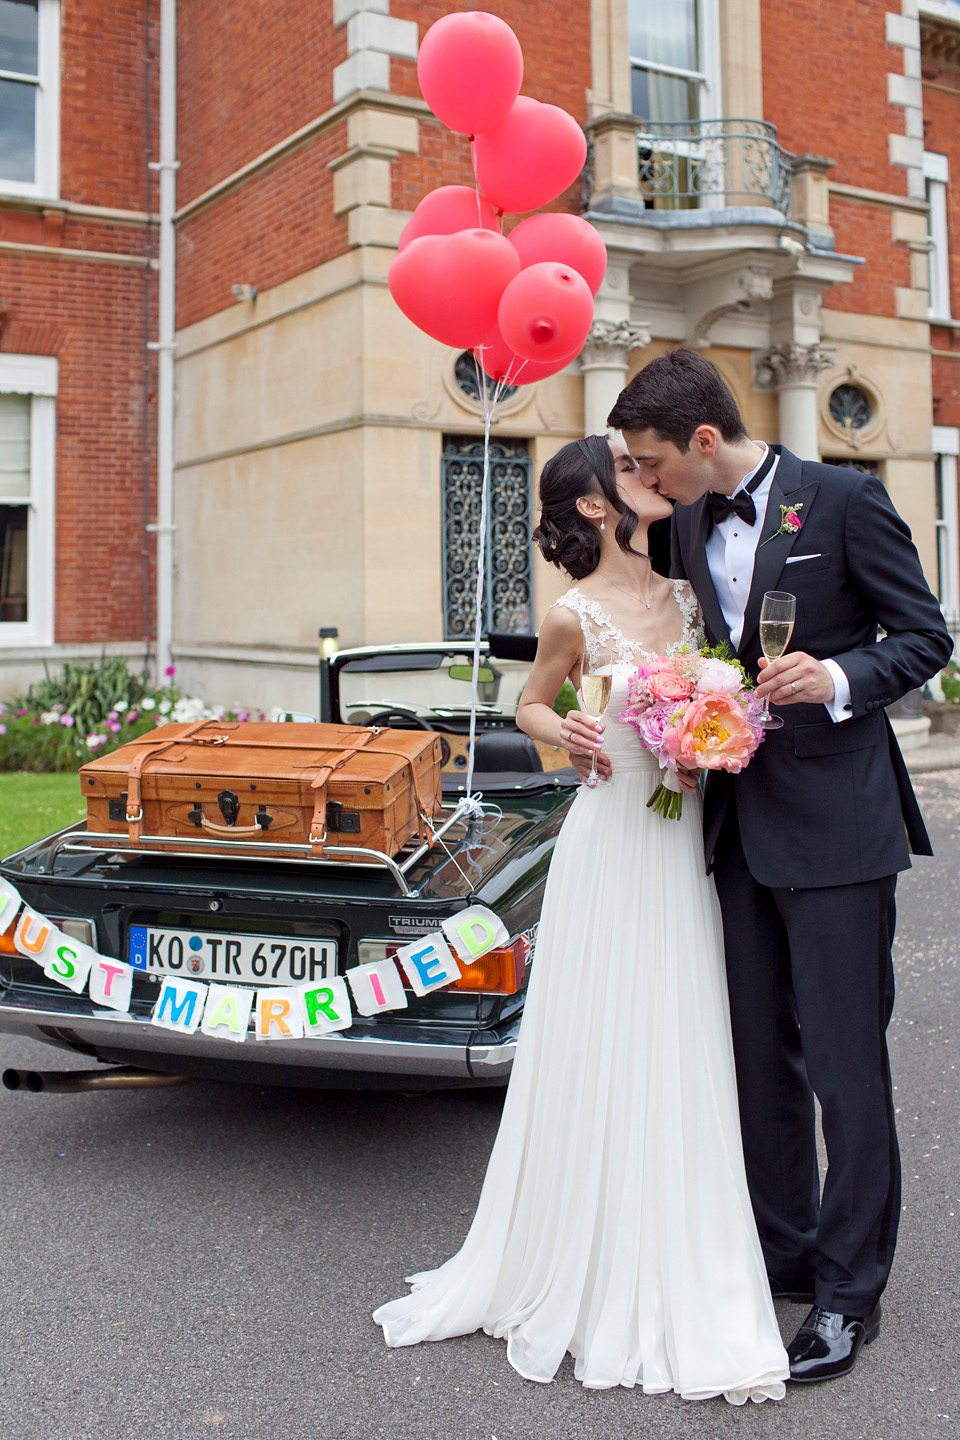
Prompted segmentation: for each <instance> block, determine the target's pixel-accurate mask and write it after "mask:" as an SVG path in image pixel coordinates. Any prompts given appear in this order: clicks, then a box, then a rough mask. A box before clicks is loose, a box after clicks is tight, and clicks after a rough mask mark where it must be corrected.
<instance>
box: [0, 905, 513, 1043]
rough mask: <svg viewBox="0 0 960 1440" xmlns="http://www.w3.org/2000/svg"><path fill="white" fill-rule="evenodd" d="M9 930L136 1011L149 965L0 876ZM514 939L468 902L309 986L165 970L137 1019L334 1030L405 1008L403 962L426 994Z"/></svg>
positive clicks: (188, 1026) (39, 959)
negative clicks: (380, 955)
mask: <svg viewBox="0 0 960 1440" xmlns="http://www.w3.org/2000/svg"><path fill="white" fill-rule="evenodd" d="M11 929H12V930H13V943H14V947H15V949H16V950H17V952H18V954H20V955H23V956H26V958H27V959H30V960H33V961H34V962H35V963H36V964H37V965H39V966H40V967H41V969H42V970H43V973H44V975H46V976H47V978H48V979H50V980H55V981H56V982H57V983H58V984H59V985H63V986H65V987H66V988H67V989H68V990H72V991H74V993H75V994H77V995H79V994H82V992H83V991H84V990H86V991H87V993H88V995H89V996H90V1000H91V1002H92V1003H93V1004H94V1005H95V1006H99V1007H103V1008H105V1009H107V1010H120V1011H129V1009H130V1001H131V996H132V991H133V979H134V975H138V974H142V973H143V972H142V971H140V970H137V969H135V968H134V967H133V966H132V965H127V964H125V963H124V962H123V961H122V960H114V959H112V958H111V957H110V956H109V955H101V954H100V953H99V952H98V951H96V950H94V949H93V947H92V946H90V945H85V944H83V942H82V941H80V940H74V939H73V938H72V937H71V936H69V935H65V934H64V933H63V931H62V930H58V929H57V927H56V925H55V924H54V923H53V921H52V920H48V919H46V917H45V916H43V915H41V914H40V913H39V912H38V911H36V910H33V909H32V908H31V907H30V906H29V905H26V904H25V903H24V901H23V899H22V897H21V895H20V893H19V891H18V890H17V889H16V888H15V886H13V885H11V884H10V883H9V882H8V881H6V880H4V879H2V878H0V934H3V933H4V932H5V931H8V930H11ZM508 941H509V934H508V932H507V928H506V926H505V925H504V924H503V922H502V921H501V920H500V919H498V917H497V916H496V915H495V914H494V913H493V911H492V910H488V909H487V907H486V906H485V905H470V906H468V907H467V908H466V909H465V910H459V911H458V912H457V914H456V915H453V916H451V917H450V918H449V919H448V920H445V921H443V924H442V928H441V929H440V930H437V931H436V932H435V933H432V934H429V935H424V936H423V937H422V938H421V939H419V940H415V941H413V942H412V943H411V944H409V945H404V946H402V947H400V948H399V949H398V951H397V953H396V955H395V956H394V957H388V958H387V959H385V960H377V961H373V962H372V963H370V964H366V965H357V966H355V967H354V968H353V969H352V970H348V971H347V972H346V974H345V975H342V976H341V975H333V976H331V977H330V978H329V979H324V980H320V981H313V982H311V983H308V984H305V985H283V986H271V987H267V988H256V987H254V986H252V985H250V986H247V985H220V984H217V983H215V982H214V983H210V984H208V983H206V982H205V981H201V980H187V979H186V978H181V977H179V976H171V975H165V976H163V977H162V979H161V983H160V989H159V993H158V995H157V998H156V1001H155V1002H154V1005H153V1009H152V1011H151V1013H150V1014H149V1015H144V1016H143V1017H140V1018H142V1019H144V1020H147V1021H149V1023H150V1024H151V1025H159V1026H160V1027H161V1028H162V1029H164V1030H175V1031H177V1032H179V1033H181V1034H186V1035H192V1034H194V1032H195V1031H197V1030H199V1031H200V1032H201V1034H203V1035H210V1036H213V1037H214V1038H216V1039H220V1040H233V1041H243V1040H246V1039H247V1036H248V1034H249V1030H250V1019H251V1016H252V1017H253V1035H254V1038H255V1039H256V1040H288V1039H302V1038H304V1037H310V1036H313V1035H329V1034H332V1033H333V1032H334V1031H337V1030H347V1029H349V1028H350V1026H351V1025H352V1024H353V1019H354V1011H356V1013H357V1014H358V1015H377V1014H379V1013H380V1012H381V1011H384V1010H404V1009H406V1006H407V998H406V992H405V989H404V984H403V980H402V979H401V978H400V971H402V972H403V975H404V976H405V978H406V981H407V983H408V985H409V986H410V989H411V990H412V991H413V993H414V994H415V995H417V996H423V995H429V994H430V993H431V991H434V990H440V989H442V988H443V987H444V986H445V985H449V984H450V983H451V982H452V981H454V980H458V979H459V978H460V974H461V970H460V963H459V960H458V957H460V958H462V959H463V961H464V963H466V964H470V963H472V962H473V961H474V960H479V959H480V957H481V956H482V955H486V954H487V952H488V951H490V950H493V949H495V948H496V947H498V946H502V945H506V944H507V943H508ZM398 966H399V967H400V968H399V970H398V968H397V967H398Z"/></svg>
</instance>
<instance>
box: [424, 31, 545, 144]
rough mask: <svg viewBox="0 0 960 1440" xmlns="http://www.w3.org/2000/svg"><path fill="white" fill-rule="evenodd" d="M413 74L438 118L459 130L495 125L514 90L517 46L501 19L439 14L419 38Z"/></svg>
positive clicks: (519, 60) (519, 58)
mask: <svg viewBox="0 0 960 1440" xmlns="http://www.w3.org/2000/svg"><path fill="white" fill-rule="evenodd" d="M417 79H418V80H419V81H420V89H421V90H422V92H423V98H424V99H425V100H426V102H427V104H428V105H429V106H430V109H431V110H432V111H433V113H434V115H436V117H437V119H438V120H442V121H443V123H444V125H447V126H449V128H450V129H451V130H456V131H457V132H458V134H461V135H475V134H476V133H477V132H478V131H479V130H489V129H490V128H491V126H493V125H499V123H500V121H501V120H502V119H503V117H504V116H505V115H506V113H507V111H508V110H509V109H510V106H511V105H512V104H513V102H514V101H515V100H516V98H517V96H518V94H519V93H520V85H521V83H522V81H523V51H522V50H521V49H520V41H519V40H518V39H517V37H516V35H514V33H513V31H512V30H511V29H510V26H509V25H508V24H507V23H506V21H505V20H501V19H500V17H499V16H497V15H488V14H487V13H486V12H485V11H482V10H467V11H464V12H461V13H460V14H454V15H442V16H441V17H440V19H439V20H437V21H435V22H434V23H433V24H432V25H431V26H430V29H429V30H428V31H427V33H426V34H425V35H424V37H423V40H422V41H421V42H420V54H419V57H418V59H417Z"/></svg>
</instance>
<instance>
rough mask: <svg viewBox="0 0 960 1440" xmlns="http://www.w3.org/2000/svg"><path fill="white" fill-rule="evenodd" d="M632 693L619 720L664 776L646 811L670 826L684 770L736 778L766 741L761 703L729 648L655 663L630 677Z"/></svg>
mask: <svg viewBox="0 0 960 1440" xmlns="http://www.w3.org/2000/svg"><path fill="white" fill-rule="evenodd" d="M628 694H629V699H628V701H627V708H626V710H624V711H623V712H622V714H621V716H620V719H621V720H623V721H625V722H626V724H628V725H632V726H633V728H634V730H636V732H637V734H638V735H639V737H640V743H641V745H642V746H643V747H644V749H645V750H649V751H650V753H651V754H652V755H655V756H656V758H657V760H658V761H659V762H660V766H661V768H662V770H663V779H662V780H661V783H660V784H659V785H658V786H657V788H656V790H655V791H654V792H653V794H652V795H651V797H650V799H649V800H648V801H647V808H648V809H652V810H656V811H657V813H658V814H660V815H662V816H663V817H664V818H665V819H667V820H679V818H680V813H681V811H682V809H683V794H682V792H681V791H680V789H679V787H678V782H677V781H676V779H675V776H676V771H677V768H678V766H679V765H681V764H683V765H685V766H687V767H689V768H690V769H699V770H729V771H731V772H732V773H733V774H737V773H738V772H739V771H740V770H742V769H743V767H744V766H745V765H746V764H748V763H749V761H750V757H751V756H752V755H753V753H754V751H755V750H756V749H757V746H758V745H759V744H760V742H761V741H762V740H763V738H764V732H763V727H762V725H761V724H760V716H761V714H762V703H761V701H760V700H759V699H758V698H757V696H756V695H755V694H754V692H753V687H752V683H751V681H750V678H749V676H748V675H747V672H746V671H745V670H744V668H743V666H742V665H741V664H740V662H739V661H738V660H735V659H733V657H732V656H731V655H730V651H729V648H728V647H727V646H725V645H722V646H717V647H716V648H715V649H712V650H711V649H708V648H705V649H702V650H689V649H681V650H679V651H678V652H677V653H676V654H675V655H658V656H656V657H655V658H654V659H652V660H649V661H648V662H647V663H646V664H644V665H641V666H640V667H639V668H638V670H637V672H636V674H635V675H632V676H631V677H630V682H629V691H628Z"/></svg>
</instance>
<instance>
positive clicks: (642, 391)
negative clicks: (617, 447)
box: [607, 349, 747, 451]
mask: <svg viewBox="0 0 960 1440" xmlns="http://www.w3.org/2000/svg"><path fill="white" fill-rule="evenodd" d="M607 424H608V425H611V426H612V427H613V428H614V429H615V430H652V431H653V432H654V433H655V435H656V436H657V438H658V439H659V440H669V441H670V442H671V443H672V444H673V445H676V447H677V449H678V450H683V451H687V450H689V449H690V440H691V438H692V436H693V432H694V431H695V430H696V428H697V426H698V425H713V426H715V427H716V429H717V430H719V431H720V434H721V435H722V436H723V438H724V440H727V441H729V442H730V443H735V442H736V441H738V440H746V438H747V432H746V429H745V427H744V423H743V420H742V418H741V416H740V411H739V410H738V409H737V402H736V400H734V398H733V396H732V395H731V393H730V390H729V388H728V386H727V384H726V382H725V381H724V379H723V377H722V375H721V374H720V372H719V370H718V369H717V368H716V366H715V365H711V363H710V361H709V360H707V359H706V358H705V357H704V356H703V355H701V354H700V353H699V352H698V351H697V350H687V349H680V350H671V351H670V352H669V354H667V355H658V356H657V358H656V360H651V361H650V363H649V365H644V367H643V369H642V370H639V371H638V372H637V374H636V375H634V377H633V379H632V380H631V381H630V382H629V384H628V385H627V386H626V388H625V389H623V390H621V391H620V395H619V397H618V398H617V403H616V405H614V407H613V409H612V410H611V411H610V414H609V415H608V416H607Z"/></svg>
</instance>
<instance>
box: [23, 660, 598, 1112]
mask: <svg viewBox="0 0 960 1440" xmlns="http://www.w3.org/2000/svg"><path fill="white" fill-rule="evenodd" d="M535 646H536V642H535V640H533V638H532V637H510V636H500V637H496V636H491V637H490V638H489V640H488V641H487V642H485V645H484V651H483V657H482V664H481V669H480V675H479V680H480V684H479V717H478V723H477V741H476V750H475V755H476V765H475V769H476V774H475V781H474V787H473V788H474V790H475V791H476V790H479V791H480V792H482V797H483V813H482V814H463V813H461V812H460V811H459V810H458V808H457V807H458V801H459V800H460V799H461V797H462V796H463V794H464V791H465V782H466V772H467V755H468V734H469V716H470V699H471V688H472V687H471V678H472V674H471V670H472V657H471V653H470V651H469V650H468V649H465V648H464V647H463V646H460V645H456V644H450V643H448V642H441V643H438V644H433V645H412V644H411V645H394V646H389V647H381V648H366V649H357V650H346V651H342V652H340V653H339V654H338V655H337V656H335V657H334V658H333V659H332V660H330V661H323V662H321V675H320V707H319V708H320V717H319V718H321V719H324V720H331V721H335V722H347V723H356V724H359V725H368V724H370V723H373V724H377V725H386V726H390V727H399V728H410V727H422V728H424V729H428V730H435V731H437V732H438V733H439V734H440V736H441V739H442V742H443V743H442V749H443V756H444V766H443V794H444V808H443V810H442V811H441V813H440V815H439V816H438V817H437V818H436V820H435V822H434V823H435V827H436V837H437V838H436V839H435V840H434V841H432V843H430V844H429V847H428V846H426V845H423V844H420V843H417V842H412V843H411V844H410V845H409V846H408V847H407V849H406V850H404V851H401V852H400V853H399V854H398V855H397V856H396V857H394V858H390V857H388V856H386V855H380V856H369V855H368V857H367V859H366V860H365V861H363V862H361V861H359V860H357V859H349V858H346V859H345V858H343V857H342V856H340V855H337V854H332V853H330V852H327V853H325V856H324V858H323V859H314V858H311V857H310V856H309V854H305V855H303V856H298V857H297V858H290V859H283V860H276V859H269V858H264V857H262V856H258V855H257V854H256V853H255V852H254V853H247V852H243V853H241V852H240V850H239V848H238V850H237V852H236V853H234V854H231V855H229V856H224V855H222V854H217V853H215V851H211V850H210V849H206V850H205V849H203V848H202V847H203V844H204V842H203V841H198V842H197V846H196V848H195V849H194V850H192V851H187V852H185V853H182V854H181V853H178V854H171V853H161V852H159V851H158V850H154V851H151V850H150V849H149V848H144V849H131V848H130V847H129V846H128V845H126V844H125V843H124V841H123V839H122V837H116V836H114V837H106V836H103V837H101V838H99V839H98V838H96V836H95V835H91V834H89V833H88V832H87V831H86V829H85V827H84V826H83V825H82V824H81V825H77V826H73V827H71V828H69V829H67V830H63V831H60V832H59V833H57V834H55V835H51V836H49V837H48V838H46V839H44V840H41V841H38V842H37V843H35V844H32V845H30V846H28V847H27V848H26V849H24V850H21V851H19V852H17V853H16V854H14V855H10V856H8V857H7V859H6V860H4V861H3V862H2V864H0V874H2V875H3V877H4V878H5V879H6V880H7V881H8V882H10V883H12V884H13V885H14V886H15V887H16V889H17V891H18V892H19V893H20V895H21V896H22V898H23V900H24V901H25V902H26V904H27V905H29V906H32V907H33V908H34V909H35V910H36V911H37V912H39V913H40V914H41V915H42V916H45V917H47V918H48V919H51V920H53V921H54V922H55V923H56V924H57V925H58V926H59V928H60V930H61V931H63V932H64V933H65V934H66V935H68V936H71V937H73V938H74V939H75V940H79V941H82V942H85V943H86V944H89V945H91V946H93V948H94V949H95V950H97V951H98V952H99V953H100V954H101V955H103V956H110V957H116V958H117V959H119V960H123V961H124V962H130V963H133V964H135V965H137V966H138V968H137V969H136V971H135V973H134V979H133V990H132V998H131V1003H130V1009H129V1010H128V1011H123V1012H121V1011H116V1010H111V1009H108V1008H104V1007H103V1006H102V1005H101V1006H98V1005H97V1004H95V1003H94V1002H93V1001H92V1000H91V998H90V996H89V995H88V994H85V993H80V994H74V993H73V992H72V991H71V990H68V989H65V988H63V987H62V986H60V985H58V984H57V983H56V982H55V981H53V980H48V979H47V978H46V977H45V975H44V972H43V970H42V969H41V968H40V967H39V966H38V965H37V964H35V963H34V962H33V961H32V960H30V959H28V958H25V957H23V956H21V955H20V954H19V953H18V951H17V949H16V947H15V945H14V943H13V930H12V929H9V930H7V931H6V933H5V934H3V935H0V1031H7V1032H9V1033H16V1034H21V1035H27V1036H30V1037H32V1038H34V1039H37V1040H41V1041H46V1042H48V1043H49V1044H51V1045H54V1046H59V1047H61V1048H63V1049H67V1050H71V1051H74V1052H76V1053H78V1054H81V1055H85V1056H90V1057H91V1058H95V1059H96V1061H98V1062H106V1063H109V1064H113V1065H116V1066H122V1067H126V1068H125V1069H124V1070H123V1071H120V1072H113V1073H114V1074H115V1077H116V1082H117V1083H126V1081H129V1082H130V1083H137V1082H139V1083H150V1081H149V1077H148V1076H147V1075H145V1074H143V1072H150V1074H151V1075H155V1076H156V1077H157V1079H158V1081H159V1079H160V1077H161V1076H165V1077H170V1076H174V1075H177V1076H204V1077H211V1078H217V1079H234V1080H240V1081H254V1082H257V1083H260V1084H264V1083H274V1084H293V1085H311V1086H335V1087H338V1088H344V1087H346V1088H366V1087H370V1086H396V1087H398V1088H402V1089H427V1088H436V1087H441V1086H465V1085H503V1084H505V1083H506V1080H507V1078H508V1076H509V1072H510V1067H511V1064H512V1060H513V1054H514V1048H515V1045H516V1037H517V1032H518V1028H519V1024H520V1017H521V1014H522V1010H523V1001H524V993H525V989H526V985H527V979H528V975H529V971H530V964H531V961H532V957H533V949H534V942H535V939H536V932H537V925H538V921H539V915H540V904H541V900H542V896H543V887H544V881H545V877H546V873H547V867H548V865H549V862H550V856H551V854H552V851H553V846H554V843H555V840H556V836H557V832H558V829H559V827H560V824H561V822H562V820H563V817H564V815H565V813H566V811H567V808H568V806H569V804H570V803H571V800H572V798H573V795H574V792H575V787H576V785H577V783H578V779H577V775H576V772H575V771H573V770H572V769H569V768H563V767H564V763H565V761H566V759H567V757H566V754H565V752H563V751H557V750H554V749H552V748H551V747H549V746H544V745H538V744H535V743H534V742H533V741H531V740H530V739H529V738H528V737H527V736H525V735H523V734H522V733H521V732H520V731H519V730H518V729H517V726H516V723H515V713H516V705H517V700H518V697H519V695H520V692H521V690H522V688H523V684H524V682H525V679H526V676H527V674H528V672H529V664H530V661H531V660H532V658H533V653H534V652H535ZM297 718H301V717H297ZM477 903H479V904H482V905H484V906H486V907H488V908H489V909H490V910H491V911H493V912H494V913H495V914H496V915H497V916H498V917H499V918H500V919H501V920H502V921H503V923H504V925H505V927H506V930H507V932H508V943H506V944H500V945H498V946H497V948H495V949H494V950H493V951H492V952H490V953H489V954H487V955H485V956H483V957H482V958H481V959H479V960H477V961H476V963H473V964H469V965H466V966H464V967H461V968H462V969H463V974H462V976H461V979H460V980H459V981H457V982H456V983H454V984H452V985H450V986H448V987H446V988H444V989H441V990H436V991H434V992H433V993H430V994H427V995H424V996H423V997H422V998H417V996H416V995H415V994H414V993H412V992H411V991H409V989H408V991H407V993H406V995H405V998H406V1000H407V1002H408V1003H407V1006H406V1008H403V1009H398V1010H391V1011H389V1012H384V1013H380V1014H375V1015H371V1016H369V1017H368V1018H362V1017H355V1018H354V1023H353V1024H352V1026H351V1028H349V1029H347V1030H341V1031H337V1032H335V1033H330V1034H326V1035H311V1036H309V1037H308V1038H302V1039H297V1038H290V1039H283V1040H281V1041H278V1042H274V1043H269V1044H261V1043H257V1042H256V1041H255V1040H254V1039H253V1037H252V1035H248V1036H247V1039H246V1040H245V1041H244V1043H242V1044H231V1043H229V1041H225V1040H223V1039H221V1038H218V1037H213V1036H207V1035H204V1034H202V1033H200V1032H199V1031H198V1032H196V1033H193V1034H186V1033H182V1032H177V1031H174V1030H170V1029H161V1028H158V1026H157V1025H155V1024H153V1023H151V1019H150V1017H151V1012H152V1009H153V1006H154V1003H155V1001H156V999H157V996H158V993H159V992H158V987H159V985H160V983H161V979H162V977H163V976H164V975H168V974H170V972H171V971H176V970H177V969H178V968H180V967H182V966H183V964H184V957H185V956H186V958H187V960H189V959H190V956H191V954H192V953H195V952H202V953H203V954H207V955H209V954H213V955H214V956H216V955H217V954H223V953H229V954H230V955H231V957H232V962H233V963H232V969H231V974H232V983H234V984H238V985H244V986H250V987H256V986H263V985H271V986H282V985H296V984H297V983H298V982H301V981H304V980H307V981H314V980H316V979H317V978H318V977H329V976H332V975H343V973H344V972H345V971H347V970H348V969H350V968H352V967H355V966H357V965H362V964H366V963H368V962H371V961H375V960H383V959H385V958H387V957H390V956H391V955H392V954H393V953H394V952H395V951H396V950H397V948H398V947H401V946H404V945H406V944H408V943H409V942H410V941H412V940H416V939H417V937H419V936H423V935H426V934H428V933H430V932H435V931H436V930H437V928H438V926H439V925H440V924H441V923H442V921H444V920H445V919H448V918H449V917H452V916H454V915H455V914H456V913H457V912H458V911H460V910H463V909H464V908H465V907H467V906H468V905H473V904H477ZM185 947H187V948H186V949H185ZM191 947H192V949H191ZM219 947H223V948H222V949H221V948H219ZM99 1074H100V1078H102V1077H103V1076H104V1075H107V1074H108V1072H99ZM96 1078H97V1077H96V1076H94V1075H92V1076H91V1078H90V1079H89V1080H85V1079H83V1078H80V1079H78V1078H77V1077H76V1074H75V1072H74V1073H73V1074H72V1075H64V1074H60V1075H59V1076H58V1075H57V1074H56V1073H54V1072H21V1071H7V1072H5V1074H4V1083H6V1084H7V1085H8V1086H9V1087H11V1088H16V1087H18V1086H22V1087H26V1088H30V1089H34V1090H36V1089H44V1088H51V1089H52V1088H61V1089H78V1088H87V1086H89V1087H90V1088H93V1086H94V1084H95V1083H96Z"/></svg>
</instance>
